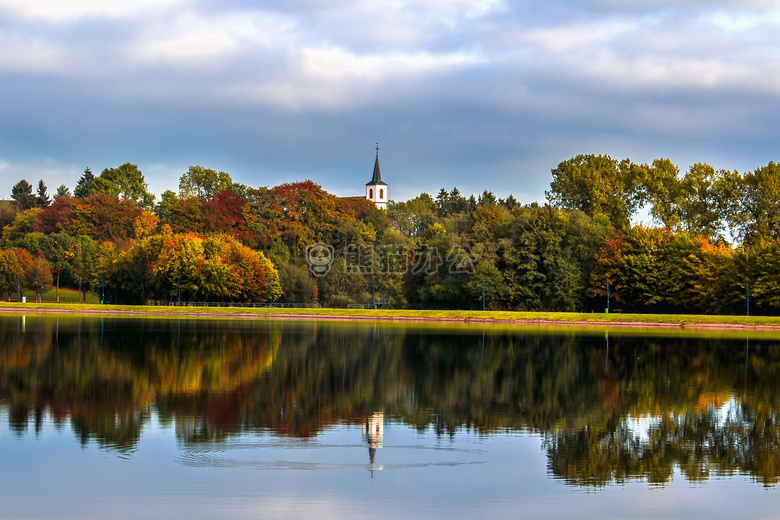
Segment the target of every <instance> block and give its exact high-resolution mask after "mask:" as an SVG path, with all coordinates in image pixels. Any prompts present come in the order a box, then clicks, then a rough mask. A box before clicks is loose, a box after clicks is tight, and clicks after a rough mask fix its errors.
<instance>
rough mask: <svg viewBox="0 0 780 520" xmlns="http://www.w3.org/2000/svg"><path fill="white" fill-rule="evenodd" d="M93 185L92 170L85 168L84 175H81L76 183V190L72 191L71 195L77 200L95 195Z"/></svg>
mask: <svg viewBox="0 0 780 520" xmlns="http://www.w3.org/2000/svg"><path fill="white" fill-rule="evenodd" d="M94 185H95V175H94V174H93V173H92V170H90V169H89V167H87V168H86V169H85V170H84V175H82V176H81V178H80V179H79V181H78V182H77V183H76V188H75V189H74V190H73V195H74V196H75V197H76V198H77V199H83V198H86V197H89V196H90V195H93V194H94V193H95V189H94Z"/></svg>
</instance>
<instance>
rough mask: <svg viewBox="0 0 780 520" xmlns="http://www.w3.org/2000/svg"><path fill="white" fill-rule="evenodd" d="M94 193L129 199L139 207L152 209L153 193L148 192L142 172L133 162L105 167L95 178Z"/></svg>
mask: <svg viewBox="0 0 780 520" xmlns="http://www.w3.org/2000/svg"><path fill="white" fill-rule="evenodd" d="M93 186H94V188H93V191H94V193H105V194H107V195H111V196H113V197H123V198H126V199H129V200H131V201H133V202H135V203H136V204H138V205H139V206H140V207H142V208H144V209H147V210H152V209H153V208H154V195H152V194H151V193H149V191H147V190H148V188H147V184H146V180H145V179H144V175H143V173H141V170H139V169H138V166H136V165H135V164H130V163H125V164H122V165H120V166H118V167H116V168H106V169H105V170H103V172H102V173H101V174H100V176H99V177H98V178H97V179H95V182H94V185H93Z"/></svg>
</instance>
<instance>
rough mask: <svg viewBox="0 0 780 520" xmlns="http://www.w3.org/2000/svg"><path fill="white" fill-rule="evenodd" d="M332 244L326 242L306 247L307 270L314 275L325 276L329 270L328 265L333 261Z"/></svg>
mask: <svg viewBox="0 0 780 520" xmlns="http://www.w3.org/2000/svg"><path fill="white" fill-rule="evenodd" d="M334 251H335V249H334V248H333V246H329V245H327V244H321V243H317V244H312V245H310V246H308V247H307V248H306V263H307V264H309V271H310V272H311V274H313V275H314V276H325V275H326V274H328V272H329V271H330V265H331V264H332V263H333V253H334Z"/></svg>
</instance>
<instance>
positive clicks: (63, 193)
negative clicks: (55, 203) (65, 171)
mask: <svg viewBox="0 0 780 520" xmlns="http://www.w3.org/2000/svg"><path fill="white" fill-rule="evenodd" d="M72 196H73V195H72V194H71V193H70V189H69V188H68V187H67V186H65V185H64V184H60V185H59V187H58V188H57V192H56V193H55V194H54V200H57V199H59V198H62V197H68V198H70V197H72Z"/></svg>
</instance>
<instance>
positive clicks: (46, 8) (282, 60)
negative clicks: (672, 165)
mask: <svg viewBox="0 0 780 520" xmlns="http://www.w3.org/2000/svg"><path fill="white" fill-rule="evenodd" d="M48 4H49V2H35V3H30V2H22V1H21V0H13V1H9V2H6V3H4V4H2V7H0V88H1V89H2V92H3V93H4V101H3V103H1V104H0V181H1V182H0V195H4V194H5V195H7V194H8V193H9V192H10V187H11V185H13V184H14V183H15V182H16V181H18V180H19V179H20V178H23V177H24V178H27V179H28V180H30V181H33V180H37V179H38V178H44V180H46V181H47V183H48V184H49V185H50V187H54V186H56V185H58V184H60V183H65V184H68V185H70V186H72V185H73V184H75V182H76V180H77V179H78V177H79V175H80V174H81V171H82V170H83V169H84V167H85V166H90V167H92V169H93V171H99V170H102V169H103V168H104V167H109V166H116V165H118V164H121V163H122V162H126V161H131V162H134V163H137V164H138V165H139V167H140V168H141V169H142V170H143V171H144V172H145V173H146V175H147V180H148V181H149V183H150V187H151V189H152V190H153V191H155V192H156V193H158V194H159V193H161V192H162V191H163V190H165V189H175V188H176V186H177V183H178V176H179V175H181V173H183V172H184V171H185V170H186V168H187V166H188V165H190V164H203V165H205V166H209V167H213V168H217V169H224V170H227V171H229V172H230V173H231V174H232V175H233V177H234V178H236V179H237V180H240V181H241V182H245V183H247V184H251V185H253V186H257V185H266V184H276V183H280V182H286V181H293V180H302V179H305V178H312V179H313V180H315V181H316V182H319V183H320V184H322V185H323V186H324V187H325V188H326V189H329V190H331V191H334V192H336V193H339V194H345V195H346V194H350V193H352V192H356V193H357V192H359V191H360V189H361V186H362V184H364V183H365V182H366V181H367V180H368V178H367V176H369V175H370V170H371V167H372V165H373V147H374V143H375V142H376V141H379V142H380V147H381V160H382V165H383V174H384V175H385V176H386V177H387V180H388V181H389V182H390V183H391V196H393V197H395V198H399V199H403V198H407V197H411V196H414V195H416V194H417V193H419V192H420V191H429V192H435V191H438V189H439V188H440V187H442V186H444V187H447V188H448V189H449V188H451V187H453V186H458V187H459V188H460V189H461V191H464V192H480V191H482V190H483V189H490V190H492V191H494V192H496V193H498V194H500V195H506V194H508V193H510V192H511V193H514V194H515V195H516V196H518V197H519V198H521V200H524V201H526V202H530V201H532V200H541V199H542V198H543V192H544V189H546V188H547V186H548V184H549V181H550V176H549V171H550V168H552V167H554V166H555V165H556V164H557V163H558V162H559V161H561V160H564V159H567V158H569V157H571V156H573V155H575V154H577V153H609V154H611V155H613V156H616V157H631V158H632V159H633V160H635V161H640V162H644V161H651V160H652V159H653V158H656V157H670V158H671V159H672V160H673V161H675V162H677V163H678V164H679V165H680V166H681V168H686V167H687V166H688V165H690V164H692V163H693V162H696V161H699V160H704V161H709V162H711V163H713V164H714V165H716V166H717V167H719V168H730V169H732V168H736V169H740V170H741V171H744V170H747V169H753V168H755V167H757V166H760V165H762V164H766V163H767V162H768V161H769V160H775V159H777V158H776V157H773V156H772V154H773V153H774V149H775V143H776V142H777V137H778V130H777V128H776V124H775V121H776V120H777V117H778V115H780V114H779V113H778V112H780V103H778V101H780V65H778V63H780V61H779V60H778V58H779V56H778V52H779V51H778V49H779V48H780V47H779V46H778V41H777V40H778V37H777V36H776V35H777V34H780V31H778V29H780V27H778V26H780V9H778V8H777V7H775V5H774V3H773V2H760V1H754V2H747V3H746V2H729V1H721V2H711V1H708V2H704V1H701V2H673V1H665V2H650V1H641V2H640V1H622V2H617V1H606V0H605V1H591V2H564V1H558V2H545V3H538V2H511V3H510V2H499V1H494V0H484V1H482V2H475V1H472V0H429V1H423V2H392V3H390V2H387V3H385V2H381V1H380V2H366V1H362V0H352V1H348V0H343V1H340V2H319V1H315V0H299V1H286V2H275V1H271V2H265V3H264V4H263V8H262V9H259V8H257V7H256V3H255V2H247V1H242V0H230V1H226V2H211V1H205V0H200V1H195V0H166V1H162V2H153V3H152V2H151V1H139V2H133V3H131V2H125V1H124V0H122V1H119V2H117V3H116V4H115V6H114V7H113V8H108V7H106V5H107V4H105V3H104V2H98V1H97V0H80V1H77V2H68V3H65V4H66V5H62V3H54V2H51V5H48ZM3 186H5V187H3ZM356 190H357V191H356Z"/></svg>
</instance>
